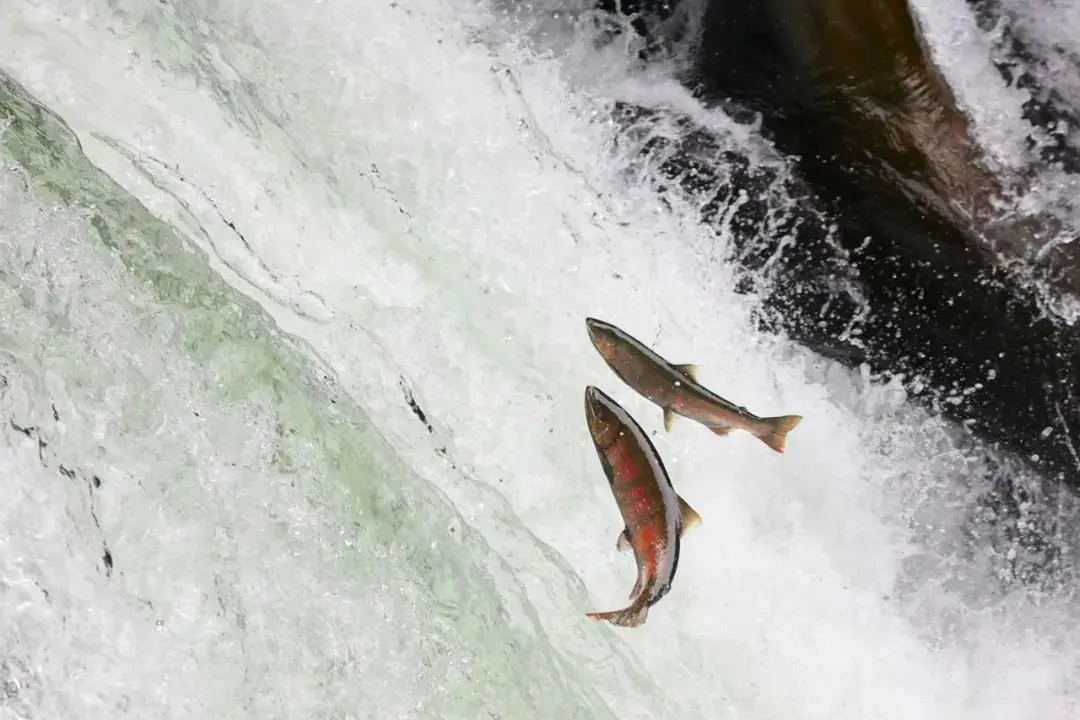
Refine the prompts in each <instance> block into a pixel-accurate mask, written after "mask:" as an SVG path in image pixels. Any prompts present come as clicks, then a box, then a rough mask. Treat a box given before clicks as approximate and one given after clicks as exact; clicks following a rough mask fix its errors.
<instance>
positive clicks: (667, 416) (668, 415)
mask: <svg viewBox="0 0 1080 720" xmlns="http://www.w3.org/2000/svg"><path fill="white" fill-rule="evenodd" d="M674 421H675V413H673V412H671V411H670V410H668V409H666V408H665V409H664V432H671V423H672V422H674Z"/></svg>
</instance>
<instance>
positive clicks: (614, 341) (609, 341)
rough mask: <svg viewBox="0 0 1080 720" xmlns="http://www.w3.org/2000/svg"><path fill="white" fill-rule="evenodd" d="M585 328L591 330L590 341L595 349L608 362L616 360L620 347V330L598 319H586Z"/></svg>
mask: <svg viewBox="0 0 1080 720" xmlns="http://www.w3.org/2000/svg"><path fill="white" fill-rule="evenodd" d="M585 326H586V327H587V328H588V329H589V339H590V340H592V344H593V347H595V348H596V351H597V352H598V353H600V355H601V357H603V358H604V359H605V360H607V361H611V360H614V359H615V354H616V352H617V350H618V347H619V329H618V328H617V327H615V326H614V325H612V324H611V323H606V322H604V321H603V320H597V319H596V318H591V317H590V318H585Z"/></svg>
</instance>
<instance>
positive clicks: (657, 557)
mask: <svg viewBox="0 0 1080 720" xmlns="http://www.w3.org/2000/svg"><path fill="white" fill-rule="evenodd" d="M585 417H586V419H587V420H588V424H589V433H590V434H591V435H592V440H593V445H595V446H596V454H597V455H598V456H599V458H600V464H601V465H602V466H603V468H604V474H605V475H607V478H608V482H609V483H610V484H611V492H612V494H613V495H614V496H615V502H616V504H617V505H618V506H619V512H620V513H622V517H623V523H624V524H625V526H626V527H625V529H624V530H623V531H622V533H621V534H620V535H619V539H618V541H617V542H616V547H618V548H619V549H620V550H628V549H632V550H633V551H634V559H635V560H636V561H637V571H638V577H637V582H636V583H634V589H633V590H631V591H630V600H631V602H630V605H629V606H627V607H625V608H623V609H622V610H612V611H609V612H590V613H586V615H588V617H590V618H592V619H593V620H607V621H608V622H611V623H613V624H615V625H620V626H622V627H637V626H639V625H641V624H643V623H644V622H645V618H646V616H647V615H648V613H649V608H650V607H652V606H653V605H655V604H656V603H657V602H659V601H660V599H661V598H662V597H664V596H665V595H667V593H668V591H669V590H671V582H672V580H674V578H675V570H676V569H677V568H678V566H679V547H680V542H681V539H682V534H683V533H684V532H685V531H686V530H687V529H689V528H691V527H693V526H694V525H696V524H698V523H700V522H701V518H700V517H699V516H698V514H697V513H696V512H694V509H693V508H691V507H690V506H689V505H688V504H687V503H686V501H685V500H683V499H682V498H681V497H679V495H678V494H677V493H676V492H675V488H674V487H672V485H671V480H670V479H669V478H668V474H667V470H666V469H665V468H664V463H663V461H662V460H661V459H660V455H659V454H657V452H656V448H655V447H654V446H653V444H652V441H650V440H649V438H648V437H647V436H646V435H645V431H644V430H642V429H641V426H640V425H638V424H637V422H636V421H635V420H634V419H633V418H632V417H631V416H630V413H628V412H626V410H624V409H623V408H622V406H620V405H619V404H618V403H616V402H615V401H614V400H612V399H611V398H610V397H608V396H607V395H605V394H604V392H603V391H602V390H599V389H597V388H595V387H592V386H591V385H590V386H588V387H586V388H585Z"/></svg>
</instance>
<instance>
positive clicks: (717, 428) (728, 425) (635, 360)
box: [585, 318, 802, 453]
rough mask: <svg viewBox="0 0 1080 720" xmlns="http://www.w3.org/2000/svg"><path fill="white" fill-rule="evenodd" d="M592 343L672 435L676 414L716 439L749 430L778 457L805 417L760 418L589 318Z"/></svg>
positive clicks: (692, 371)
mask: <svg viewBox="0 0 1080 720" xmlns="http://www.w3.org/2000/svg"><path fill="white" fill-rule="evenodd" d="M585 324H586V326H587V327H588V328H589V338H590V339H592V343H593V346H594V347H595V348H596V350H597V352H599V353H600V355H601V356H602V357H603V358H604V360H605V361H606V362H607V364H608V366H609V367H610V368H611V369H612V370H614V371H615V374H616V375H618V376H619V378H620V379H621V380H622V381H623V382H625V383H626V384H627V385H629V386H630V387H631V388H632V389H633V390H634V391H635V392H637V393H638V394H640V395H642V396H643V397H645V398H646V399H648V400H649V401H651V402H653V403H655V404H656V405H658V406H660V408H661V409H662V410H663V411H664V429H665V430H669V431H670V430H671V421H672V420H673V419H674V415H676V414H677V415H682V416H683V417H687V418H690V419H691V420H696V421H697V422H699V423H701V424H702V425H704V426H705V427H707V428H709V429H710V430H712V431H713V432H714V433H716V434H717V435H720V436H723V435H727V434H728V433H729V432H731V431H732V430H734V429H736V428H738V429H740V430H745V431H747V432H748V433H750V434H751V435H753V436H755V437H756V438H758V439H759V440H761V441H762V442H763V443H765V444H766V445H768V446H769V447H770V448H772V449H773V450H775V451H776V452H779V453H782V452H784V445H785V444H786V442H787V434H788V433H789V432H791V430H792V429H794V427H795V426H796V425H798V424H799V421H800V420H802V416H801V415H781V416H779V417H758V416H757V415H754V414H753V413H752V412H750V411H749V410H747V409H746V408H744V407H739V406H737V405H735V404H733V403H731V402H729V401H727V400H725V399H724V398H722V397H720V396H719V395H717V394H716V393H714V392H712V391H711V390H709V389H708V388H706V387H704V386H703V385H701V383H699V382H698V381H697V368H696V367H694V366H693V365H674V364H672V363H670V362H668V361H667V360H665V359H664V358H662V357H660V356H659V355H657V354H656V353H655V352H653V351H652V350H650V349H649V348H647V347H645V345H644V344H642V342H641V341H640V340H638V339H636V338H634V337H632V336H631V335H630V334H628V333H627V332H625V331H623V330H621V329H619V328H617V327H615V326H614V325H612V324H611V323H607V322H604V321H603V320H596V319H595V318H586V319H585Z"/></svg>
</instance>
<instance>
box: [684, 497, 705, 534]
mask: <svg viewBox="0 0 1080 720" xmlns="http://www.w3.org/2000/svg"><path fill="white" fill-rule="evenodd" d="M679 517H680V518H681V519H682V523H681V530H680V534H681V535H685V534H686V531H687V530H690V529H692V528H693V527H695V526H697V525H700V524H701V516H700V515H698V514H697V510H694V508H692V507H690V503H688V502H686V501H685V500H683V499H682V497H679Z"/></svg>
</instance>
